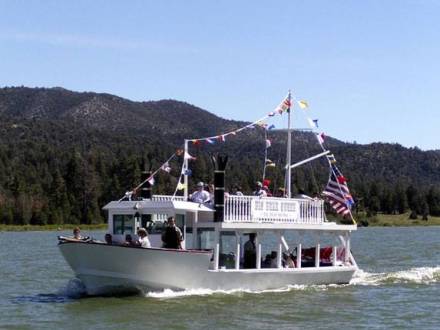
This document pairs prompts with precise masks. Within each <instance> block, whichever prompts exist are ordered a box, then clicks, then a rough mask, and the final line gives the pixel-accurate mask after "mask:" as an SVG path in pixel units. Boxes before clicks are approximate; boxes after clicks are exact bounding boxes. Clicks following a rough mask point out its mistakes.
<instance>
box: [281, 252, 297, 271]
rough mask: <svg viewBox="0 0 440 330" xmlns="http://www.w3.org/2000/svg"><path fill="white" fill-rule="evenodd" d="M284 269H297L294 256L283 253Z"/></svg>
mask: <svg viewBox="0 0 440 330" xmlns="http://www.w3.org/2000/svg"><path fill="white" fill-rule="evenodd" d="M283 267H284V268H295V262H294V261H293V256H292V254H287V253H283Z"/></svg>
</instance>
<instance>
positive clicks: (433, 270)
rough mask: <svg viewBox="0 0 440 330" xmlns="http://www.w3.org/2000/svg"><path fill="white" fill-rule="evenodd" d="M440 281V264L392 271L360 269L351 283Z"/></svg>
mask: <svg viewBox="0 0 440 330" xmlns="http://www.w3.org/2000/svg"><path fill="white" fill-rule="evenodd" d="M437 282H440V266H436V267H415V268H410V269H408V270H401V271H396V272H390V273H368V272H364V271H363V270H358V271H357V272H356V273H355V274H354V277H353V279H352V280H351V282H350V285H373V286H378V285H385V284H407V283H408V284H410V283H414V284H431V283H437Z"/></svg>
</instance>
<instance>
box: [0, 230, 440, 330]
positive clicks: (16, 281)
mask: <svg viewBox="0 0 440 330" xmlns="http://www.w3.org/2000/svg"><path fill="white" fill-rule="evenodd" d="M59 234H69V233H59V232H57V233H55V232H27V233H26V232H24V233H4V232H3V233H0V247H1V250H0V260H1V261H0V292H1V294H0V328H1V329H87V328H91V329H214V328H218V329H319V328H322V329H352V328H365V329H366V328H368V329H375V328H387V329H392V328H394V329H402V328H418V329H419V328H421V329H438V328H440V256H439V253H440V227H428V228H426V227H410V228H361V229H359V230H358V231H357V232H356V233H355V234H354V235H353V240H352V250H353V254H354V255H355V257H356V260H357V262H358V264H359V267H360V268H361V269H362V271H361V272H359V274H357V275H356V277H355V278H354V279H353V281H352V283H351V284H350V285H345V286H310V287H303V286H300V287H295V286H294V287H290V288H281V289H280V290H276V291H271V292H243V291H233V292H212V291H208V290H195V291H189V292H177V293H176V292H172V291H165V292H160V293H146V294H145V295H139V296H131V297H98V298H96V297H95V298H87V297H81V289H80V288H81V286H80V285H79V284H78V282H77V281H76V280H74V276H73V273H72V271H71V270H70V268H69V267H68V266H67V264H66V263H65V261H64V259H63V258H62V257H61V255H60V253H59V251H58V248H57V246H56V244H57V240H56V236H57V235H59ZM91 234H92V235H94V236H95V237H100V236H102V232H94V233H91ZM176 275H178V274H176Z"/></svg>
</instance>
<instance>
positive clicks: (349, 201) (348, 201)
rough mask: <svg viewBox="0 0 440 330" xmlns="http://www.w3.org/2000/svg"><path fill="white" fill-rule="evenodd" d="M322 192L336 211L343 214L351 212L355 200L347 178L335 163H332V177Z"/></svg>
mask: <svg viewBox="0 0 440 330" xmlns="http://www.w3.org/2000/svg"><path fill="white" fill-rule="evenodd" d="M322 194H323V195H324V196H326V198H327V200H328V202H329V203H330V205H331V206H332V207H333V208H334V209H335V211H336V213H338V214H342V215H343V216H345V215H347V214H350V210H351V208H352V206H353V205H354V200H353V197H352V196H351V194H350V190H349V189H348V186H347V180H346V179H345V177H344V176H343V175H342V173H341V172H340V171H339V169H338V168H337V167H336V165H335V164H331V175H330V179H329V181H328V183H327V186H326V187H325V189H324V191H323V193H322Z"/></svg>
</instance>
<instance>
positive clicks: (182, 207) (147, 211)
mask: <svg viewBox="0 0 440 330" xmlns="http://www.w3.org/2000/svg"><path fill="white" fill-rule="evenodd" d="M104 209H105V210H107V211H108V230H109V232H110V233H111V234H112V235H113V240H114V241H115V242H123V241H124V238H125V235H126V234H131V235H132V236H134V237H136V232H137V229H138V228H141V227H143V228H146V229H147V231H148V232H149V239H150V242H151V245H152V247H153V248H161V247H162V241H161V234H162V231H163V229H164V228H165V227H166V225H167V224H166V222H167V219H168V217H170V216H173V217H174V218H175V220H176V226H178V227H179V228H180V229H181V231H182V234H183V242H182V248H183V249H187V250H212V251H213V258H212V263H211V269H212V270H219V271H230V270H241V269H244V268H249V265H247V266H246V260H244V259H245V254H246V253H245V249H244V245H245V242H246V241H247V240H249V235H250V234H254V236H255V240H254V242H253V243H254V247H255V256H254V257H253V258H255V262H252V263H251V265H252V266H251V268H254V269H261V268H264V267H267V266H268V264H267V263H268V261H267V258H268V254H266V253H265V250H267V249H269V250H267V251H266V252H269V253H270V255H271V258H272V259H273V260H272V262H271V263H270V264H271V266H269V267H276V268H284V267H288V265H287V263H286V256H287V257H291V259H293V260H292V261H293V264H294V266H293V264H292V263H291V267H295V268H301V267H322V266H336V265H339V264H354V259H353V258H352V256H351V254H350V253H349V251H350V233H351V232H352V231H353V230H356V226H355V225H338V224H336V223H334V222H328V221H327V219H326V216H325V213H324V201H323V200H321V199H311V198H275V197H257V196H232V195H230V196H227V197H225V198H224V200H223V205H222V207H220V208H216V209H213V208H212V207H210V206H209V205H204V204H199V203H194V202H190V201H187V200H185V197H183V196H164V195H153V196H152V197H151V198H150V199H141V200H122V201H113V202H110V203H109V204H107V205H106V206H105V207H104ZM218 212H222V214H220V215H219V214H218ZM216 213H217V214H216ZM323 238H325V240H326V241H329V239H330V241H332V242H333V243H332V245H331V247H326V248H325V249H324V248H321V240H322V239H323ZM306 243H308V244H310V245H311V246H312V247H311V248H308V249H306V248H305V245H304V244H306ZM324 254H325V255H324ZM265 256H266V257H265ZM283 256H284V258H283ZM248 264H249V263H248Z"/></svg>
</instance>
